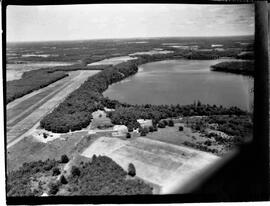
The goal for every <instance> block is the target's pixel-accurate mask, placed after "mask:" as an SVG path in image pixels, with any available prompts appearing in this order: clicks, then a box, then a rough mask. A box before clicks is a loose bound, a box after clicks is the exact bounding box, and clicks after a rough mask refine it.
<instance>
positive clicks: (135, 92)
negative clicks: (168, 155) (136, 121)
mask: <svg viewBox="0 0 270 206" xmlns="http://www.w3.org/2000/svg"><path fill="white" fill-rule="evenodd" d="M221 61H224V59H223V60H221V59H220V60H166V61H160V62H152V63H147V64H144V65H141V67H140V69H139V72H138V73H137V74H136V75H134V76H132V77H130V78H128V79H126V80H124V81H122V82H120V83H116V84H114V85H111V86H110V87H109V89H108V90H106V91H105V92H104V93H103V94H104V96H106V97H109V98H111V99H116V100H119V101H121V102H127V103H131V104H181V105H184V104H190V103H193V102H194V100H200V101H201V102H202V103H208V104H216V105H223V106H237V107H239V108H241V109H244V110H250V107H251V105H252V102H253V95H252V94H251V91H250V90H251V89H252V88H253V79H251V78H249V77H246V76H242V75H236V74H229V73H222V72H213V71H210V66H211V65H213V64H216V63H218V62H221Z"/></svg>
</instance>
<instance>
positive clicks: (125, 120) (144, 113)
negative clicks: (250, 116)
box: [106, 101, 245, 130]
mask: <svg viewBox="0 0 270 206" xmlns="http://www.w3.org/2000/svg"><path fill="white" fill-rule="evenodd" d="M106 106H107V105H106ZM111 106H112V105H111ZM224 114H228V115H230V114H234V115H241V114H245V112H244V111H242V110H240V109H239V108H237V107H230V108H224V107H222V106H219V107H218V106H216V105H209V104H201V103H200V102H199V101H198V102H197V103H195V104H190V105H182V106H181V105H179V104H178V105H149V104H147V105H135V106H128V107H127V106H126V105H123V106H121V107H118V108H117V109H116V110H115V111H113V112H110V113H109V117H110V118H111V121H112V123H113V124H124V125H126V126H127V127H128V128H129V129H130V130H131V129H132V128H138V127H139V124H138V122H137V119H152V121H153V124H154V126H156V124H157V123H158V122H159V121H160V120H161V119H166V118H171V117H179V116H204V115H205V116H209V115H224Z"/></svg>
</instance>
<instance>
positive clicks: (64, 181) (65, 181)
mask: <svg viewBox="0 0 270 206" xmlns="http://www.w3.org/2000/svg"><path fill="white" fill-rule="evenodd" d="M60 182H61V184H64V185H65V184H67V183H68V181H67V179H66V178H65V176H64V175H61V177H60Z"/></svg>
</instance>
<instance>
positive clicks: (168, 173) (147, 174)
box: [82, 137, 219, 193]
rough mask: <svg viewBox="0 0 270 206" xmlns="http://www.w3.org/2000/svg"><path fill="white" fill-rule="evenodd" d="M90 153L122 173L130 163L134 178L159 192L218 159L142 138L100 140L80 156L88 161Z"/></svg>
mask: <svg viewBox="0 0 270 206" xmlns="http://www.w3.org/2000/svg"><path fill="white" fill-rule="evenodd" d="M94 154H96V155H106V156H108V157H110V158H112V159H113V160H114V161H115V162H116V163H117V164H119V165H120V166H121V167H122V168H124V169H125V170H127V167H128V164H129V163H133V164H134V165H135V168H136V173H137V176H138V177H140V178H142V179H143V180H146V181H147V182H151V183H154V184H156V185H158V186H160V187H161V193H162V188H163V187H168V186H169V185H171V184H173V183H174V180H176V179H178V178H179V177H181V178H182V179H185V178H187V179H188V178H190V174H192V175H195V174H196V175H197V174H198V173H199V172H200V171H201V169H203V168H205V167H207V166H208V165H210V164H212V163H213V162H215V161H216V160H218V159H219V157H217V156H215V155H212V154H209V153H205V152H201V151H198V150H194V149H191V148H187V147H184V146H176V145H173V144H168V143H165V142H161V141H155V140H150V139H148V138H142V137H139V138H133V139H131V140H121V139H118V138H109V137H100V138H99V139H98V140H96V141H95V142H94V143H92V144H91V145H90V146H89V147H88V148H87V149H86V150H84V151H83V153H82V155H83V156H86V157H90V158H91V157H92V156H93V155H94Z"/></svg>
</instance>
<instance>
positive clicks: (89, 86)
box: [40, 61, 138, 133]
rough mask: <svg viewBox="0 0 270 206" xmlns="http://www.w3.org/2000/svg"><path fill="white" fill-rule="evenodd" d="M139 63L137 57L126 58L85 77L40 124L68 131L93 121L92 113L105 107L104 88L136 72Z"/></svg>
mask: <svg viewBox="0 0 270 206" xmlns="http://www.w3.org/2000/svg"><path fill="white" fill-rule="evenodd" d="M137 71H138V67H137V64H136V62H135V61H129V62H124V63H121V64H118V65H116V66H114V67H110V68H107V69H105V70H103V71H101V72H99V73H97V74H95V75H93V76H91V77H89V78H88V80H87V81H85V82H84V83H83V84H82V85H81V86H80V87H79V89H77V90H76V91H74V92H72V93H71V94H70V95H69V96H68V97H67V98H66V99H65V101H64V102H62V103H61V104H60V105H59V106H58V107H57V108H56V109H54V110H53V112H52V113H50V114H48V115H47V116H45V117H44V118H43V119H42V120H41V122H40V126H41V127H42V128H45V129H46V130H49V131H53V132H57V133H65V132H69V131H70V130H71V131H74V130H80V129H82V128H85V127H86V126H88V125H89V124H90V121H91V118H92V116H91V113H92V112H94V111H96V110H97V109H103V105H102V104H101V102H102V99H103V96H102V92H104V91H105V90H106V89H107V88H108V86H109V85H110V84H113V83H115V82H118V81H121V80H123V79H125V78H126V77H128V76H130V75H133V74H135V73H136V72H137Z"/></svg>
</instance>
